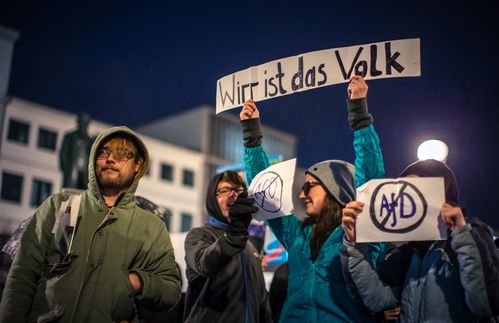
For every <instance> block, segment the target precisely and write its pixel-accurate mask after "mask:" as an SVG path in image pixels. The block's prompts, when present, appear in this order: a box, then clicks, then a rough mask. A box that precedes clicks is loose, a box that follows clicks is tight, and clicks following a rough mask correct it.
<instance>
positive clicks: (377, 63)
mask: <svg viewBox="0 0 499 323" xmlns="http://www.w3.org/2000/svg"><path fill="white" fill-rule="evenodd" d="M354 75H361V76H363V77H364V78H365V79H366V80H370V79H379V78H387V77H410V76H420V75H421V63H420V42H419V38H413V39H401V40H390V41H384V42H378V43H371V44H365V45H356V46H349V47H341V48H331V49H324V50H319V51H314V52H308V53H304V54H299V55H295V56H290V57H286V58H282V59H277V60H274V61H271V62H268V63H265V64H261V65H258V66H253V67H250V68H247V69H245V70H242V71H239V72H236V73H233V74H230V75H227V76H224V77H222V78H220V79H219V80H218V81H217V94H216V95H217V97H216V112H217V113H220V112H222V111H225V110H229V109H232V108H235V107H238V106H241V105H243V104H244V101H246V100H247V99H250V98H252V99H254V100H255V101H262V100H267V99H271V98H276V97H279V96H283V95H288V94H293V93H295V92H302V91H307V90H311V89H314V88H319V87H323V86H328V85H333V84H340V83H345V82H348V81H349V80H350V78H351V77H352V76H354Z"/></svg>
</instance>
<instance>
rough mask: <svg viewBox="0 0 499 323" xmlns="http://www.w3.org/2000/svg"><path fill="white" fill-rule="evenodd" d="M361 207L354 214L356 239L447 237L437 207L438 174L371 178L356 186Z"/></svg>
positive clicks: (440, 187)
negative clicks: (362, 206)
mask: <svg viewBox="0 0 499 323" xmlns="http://www.w3.org/2000/svg"><path fill="white" fill-rule="evenodd" d="M357 200H358V201H362V202H364V209H363V211H362V213H361V214H359V216H358V217H357V222H356V232H357V238H356V241H357V242H376V241H393V242H395V241H425V240H444V239H446V238H447V231H446V227H445V224H444V223H443V221H442V220H441V218H440V208H441V207H442V204H443V203H444V202H445V192H444V180H443V178H442V177H425V178H408V177H404V178H396V179H375V180H371V181H369V182H367V183H365V184H364V185H362V186H360V187H358V188H357Z"/></svg>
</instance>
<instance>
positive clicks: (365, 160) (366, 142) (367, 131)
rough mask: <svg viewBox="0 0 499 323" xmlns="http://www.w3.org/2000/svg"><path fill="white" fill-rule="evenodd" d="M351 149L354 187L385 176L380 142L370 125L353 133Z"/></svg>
mask: <svg viewBox="0 0 499 323" xmlns="http://www.w3.org/2000/svg"><path fill="white" fill-rule="evenodd" d="M353 149H354V151H355V186H356V187H359V186H361V185H363V184H365V183H366V182H368V181H369V180H371V179H375V178H382V177H384V176H385V167H384V163H383V155H382V154H381V148H380V142H379V138H378V134H377V133H376V131H375V130H374V126H373V125H372V124H371V125H369V126H367V127H365V128H361V129H359V130H356V131H354V133H353Z"/></svg>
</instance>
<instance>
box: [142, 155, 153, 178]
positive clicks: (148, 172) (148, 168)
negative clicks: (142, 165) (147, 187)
mask: <svg viewBox="0 0 499 323" xmlns="http://www.w3.org/2000/svg"><path fill="white" fill-rule="evenodd" d="M151 168H152V160H150V159H149V167H147V170H146V172H145V174H144V177H150V176H151Z"/></svg>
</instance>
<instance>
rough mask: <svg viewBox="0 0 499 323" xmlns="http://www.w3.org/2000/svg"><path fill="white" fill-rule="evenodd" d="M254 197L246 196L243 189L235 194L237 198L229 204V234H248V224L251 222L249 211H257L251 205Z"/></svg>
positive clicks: (246, 193)
mask: <svg viewBox="0 0 499 323" xmlns="http://www.w3.org/2000/svg"><path fill="white" fill-rule="evenodd" d="M254 202H255V200H254V199H252V198H251V197H248V192H247V191H244V192H242V193H241V194H239V195H238V196H237V199H236V200H235V201H234V202H233V203H232V205H231V206H229V217H230V222H229V232H228V233H229V234H233V235H248V226H249V224H250V222H251V213H254V212H256V211H258V208H257V207H256V206H253V203H254Z"/></svg>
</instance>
